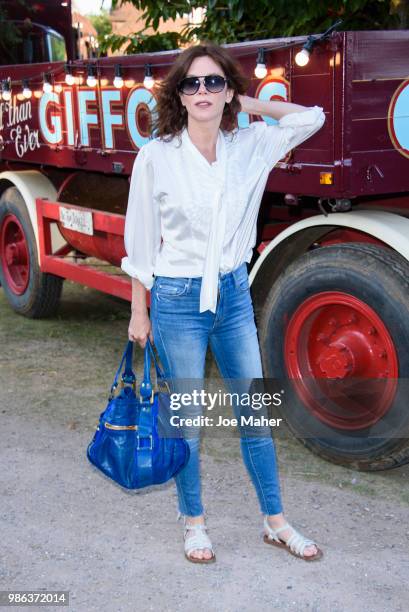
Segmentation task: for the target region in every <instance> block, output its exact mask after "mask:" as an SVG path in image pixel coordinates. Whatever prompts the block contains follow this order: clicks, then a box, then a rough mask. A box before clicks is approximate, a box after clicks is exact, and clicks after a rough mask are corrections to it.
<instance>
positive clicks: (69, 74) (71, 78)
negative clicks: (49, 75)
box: [65, 64, 75, 86]
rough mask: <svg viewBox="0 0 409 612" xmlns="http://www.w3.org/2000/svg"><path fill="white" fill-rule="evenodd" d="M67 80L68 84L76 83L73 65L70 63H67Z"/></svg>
mask: <svg viewBox="0 0 409 612" xmlns="http://www.w3.org/2000/svg"><path fill="white" fill-rule="evenodd" d="M65 82H66V83H67V85H70V86H72V85H74V83H75V78H74V76H73V74H72V69H71V66H70V65H69V64H65Z"/></svg>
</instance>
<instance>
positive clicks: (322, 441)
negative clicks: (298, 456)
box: [259, 243, 409, 471]
mask: <svg viewBox="0 0 409 612" xmlns="http://www.w3.org/2000/svg"><path fill="white" fill-rule="evenodd" d="M324 291H340V292H343V293H347V294H349V295H352V296H354V297H356V298H358V299H359V300H360V301H362V302H364V303H365V304H366V305H367V306H368V307H370V308H371V309H372V310H373V311H374V312H375V313H376V314H377V315H378V317H380V319H381V320H382V322H383V324H384V325H385V327H386V328H387V331H388V332H389V335H390V337H391V339H392V341H393V345H394V350H395V351H396V354H397V357H398V368H399V370H398V376H399V379H398V381H397V382H398V384H397V389H396V393H395V396H394V399H393V402H392V404H391V405H390V407H389V409H388V410H387V412H386V413H385V414H384V415H383V416H382V418H381V419H380V420H379V423H375V424H372V425H371V426H370V427H366V428H363V429H358V430H356V429H351V430H348V429H345V428H342V429H340V428H334V427H330V426H329V425H327V424H326V423H323V422H322V420H321V419H318V418H317V417H316V416H315V415H314V414H313V411H311V410H310V409H309V407H308V406H307V405H306V404H305V403H304V402H303V401H302V400H301V399H300V397H299V394H298V393H297V392H296V391H295V389H294V385H293V383H292V382H291V381H289V380H288V371H287V368H286V365H285V356H284V350H285V335H286V332H287V329H288V325H289V322H290V320H291V317H292V315H293V314H294V312H295V311H296V309H297V308H298V307H299V306H300V304H302V303H304V302H305V300H307V299H308V298H310V297H311V296H314V295H316V294H318V293H321V292H324ZM311 329H312V328H311ZM259 336H260V347H261V352H262V358H263V365H264V376H265V377H266V378H274V379H277V378H279V379H281V380H283V381H285V388H286V393H287V394H288V395H287V396H286V398H285V402H284V405H283V409H282V410H281V416H282V417H283V418H284V419H285V421H286V423H287V424H288V426H289V428H290V430H291V431H292V432H293V433H294V434H295V436H296V437H297V439H298V440H299V441H300V442H301V443H303V444H304V445H305V446H306V447H307V448H309V449H310V450H311V451H313V452H314V453H315V454H317V455H319V456H321V457H322V458H324V459H326V460H328V461H331V462H333V463H337V464H340V465H344V466H347V467H352V468H354V469H359V470H367V471H376V470H385V469H390V468H394V467H397V466H399V465H403V464H405V463H408V462H409V405H408V399H407V398H408V386H409V385H408V382H409V351H408V347H409V265H408V263H407V262H406V261H405V260H404V259H403V258H402V257H401V256H400V255H399V254H397V253H395V252H394V251H392V250H391V249H388V248H386V247H381V246H377V245H372V244H366V243H347V244H340V245H336V246H329V247H322V248H317V249H314V250H312V251H309V252H308V253H306V254H304V255H303V256H302V257H300V258H298V259H297V260H296V261H295V262H293V263H292V264H291V265H290V266H289V267H288V268H287V269H286V270H285V272H284V273H282V274H281V276H280V277H279V278H278V280H277V282H276V283H275V284H274V285H273V287H272V288H271V290H270V292H269V294H268V296H267V300H266V303H265V305H264V307H263V311H262V316H261V320H260V325H259Z"/></svg>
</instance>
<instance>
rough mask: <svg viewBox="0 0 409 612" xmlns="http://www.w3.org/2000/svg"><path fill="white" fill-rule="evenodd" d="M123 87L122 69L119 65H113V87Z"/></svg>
mask: <svg viewBox="0 0 409 612" xmlns="http://www.w3.org/2000/svg"><path fill="white" fill-rule="evenodd" d="M123 86H124V80H123V78H122V69H121V65H120V64H115V78H114V87H117V88H118V89H121V87H123Z"/></svg>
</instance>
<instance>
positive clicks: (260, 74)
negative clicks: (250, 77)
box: [254, 47, 267, 79]
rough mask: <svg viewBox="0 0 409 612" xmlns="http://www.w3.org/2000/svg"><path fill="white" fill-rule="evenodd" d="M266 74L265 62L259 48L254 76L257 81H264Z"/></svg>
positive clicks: (261, 49) (262, 51) (261, 48)
mask: <svg viewBox="0 0 409 612" xmlns="http://www.w3.org/2000/svg"><path fill="white" fill-rule="evenodd" d="M266 74H267V67H266V62H265V59H264V49H263V47H260V49H259V50H258V54H257V60H256V67H255V68H254V75H255V76H256V77H257V78H258V79H264V77H265V76H266Z"/></svg>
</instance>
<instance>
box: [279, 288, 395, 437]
mask: <svg viewBox="0 0 409 612" xmlns="http://www.w3.org/2000/svg"><path fill="white" fill-rule="evenodd" d="M285 362H286V368H287V372H288V375H289V377H290V378H291V379H294V384H295V387H296V391H297V393H298V395H299V397H300V398H301V400H302V401H303V402H304V404H305V405H306V406H307V408H308V409H309V410H310V411H311V412H312V413H313V414H314V415H315V416H316V417H317V418H318V419H320V420H321V421H322V422H324V423H326V424H327V425H330V426H331V427H337V428H341V429H349V430H354V429H362V428H364V427H368V426H370V425H372V424H374V423H375V422H377V421H378V420H379V419H380V418H381V417H382V416H383V415H384V414H385V413H386V412H387V411H388V409H389V408H390V406H391V404H392V402H393V399H394V397H395V393H396V388H397V380H396V379H397V378H398V373H399V367H398V357H397V353H396V349H395V346H394V343H393V340H392V338H391V336H390V334H389V332H388V330H387V328H386V326H385V324H384V323H383V321H382V320H381V319H380V317H379V316H378V315H377V314H376V312H375V311H374V310H373V309H372V308H371V307H370V306H368V304H366V303H365V302H363V301H361V300H359V299H358V298H356V297H355V296H353V295H349V294H347V293H342V292H340V291H326V292H323V293H318V294H316V295H313V296H311V297H310V298H308V299H307V300H305V302H303V303H302V304H301V305H300V306H299V307H298V308H297V310H296V311H295V313H294V314H293V316H292V317H291V320H290V322H289V324H288V327H287V331H286V335H285Z"/></svg>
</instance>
